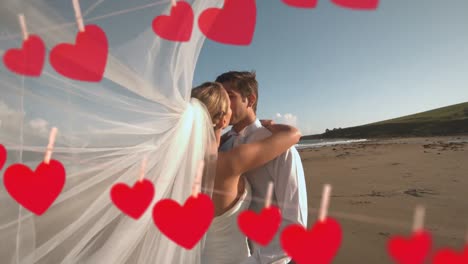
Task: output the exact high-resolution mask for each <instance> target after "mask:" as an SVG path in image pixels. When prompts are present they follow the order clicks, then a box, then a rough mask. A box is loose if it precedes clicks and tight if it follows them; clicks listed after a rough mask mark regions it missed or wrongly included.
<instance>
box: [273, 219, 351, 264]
mask: <svg viewBox="0 0 468 264" xmlns="http://www.w3.org/2000/svg"><path fill="white" fill-rule="evenodd" d="M341 240H342V231H341V227H340V224H339V223H338V222H337V221H336V220H334V219H333V218H326V219H325V221H323V222H322V221H319V222H317V223H315V225H314V226H313V227H312V229H311V230H306V229H305V228H304V227H303V226H301V225H290V226H288V227H286V228H285V229H284V230H283V232H282V233H281V245H282V247H283V249H284V251H285V252H286V254H288V255H289V256H290V257H292V258H293V260H294V261H296V263H298V264H306V263H315V264H322V263H323V264H325V263H327V264H328V263H331V262H332V260H333V258H334V257H335V255H336V254H337V253H338V249H339V247H340V245H341Z"/></svg>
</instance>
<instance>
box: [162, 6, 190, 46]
mask: <svg viewBox="0 0 468 264" xmlns="http://www.w3.org/2000/svg"><path fill="white" fill-rule="evenodd" d="M193 20H194V15H193V10H192V6H191V5H190V4H189V3H187V2H185V1H179V2H177V5H176V6H173V7H172V8H171V15H170V16H166V15H162V16H158V17H156V18H155V19H154V20H153V31H154V33H156V34H157V35H159V36H160V37H161V38H164V39H167V40H172V41H189V40H190V36H191V35H192V27H193Z"/></svg>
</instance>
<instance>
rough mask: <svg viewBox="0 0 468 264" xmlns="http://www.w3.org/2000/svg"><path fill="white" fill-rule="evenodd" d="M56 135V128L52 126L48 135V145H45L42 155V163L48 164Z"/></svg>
mask: <svg viewBox="0 0 468 264" xmlns="http://www.w3.org/2000/svg"><path fill="white" fill-rule="evenodd" d="M56 136H57V128H56V127H53V128H52V130H51V131H50V135H49V145H47V150H46V154H45V157H44V163H45V164H49V162H50V158H51V157H52V151H53V150H54V143H55V137H56Z"/></svg>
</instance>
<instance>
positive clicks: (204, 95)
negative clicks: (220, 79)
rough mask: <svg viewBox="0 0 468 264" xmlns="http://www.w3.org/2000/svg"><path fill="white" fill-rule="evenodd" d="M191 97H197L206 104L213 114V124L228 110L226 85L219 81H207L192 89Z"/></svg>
mask: <svg viewBox="0 0 468 264" xmlns="http://www.w3.org/2000/svg"><path fill="white" fill-rule="evenodd" d="M191 97H194V98H197V99H198V100H200V101H201V102H202V103H203V104H205V106H206V108H207V109H208V112H209V113H210V116H211V121H212V122H213V126H216V124H218V122H219V121H220V120H221V118H222V117H223V116H224V115H225V114H226V113H227V112H228V107H229V106H228V102H229V101H228V100H229V97H228V96H227V94H226V92H225V90H224V87H223V86H222V84H220V83H217V82H205V83H203V84H202V85H200V86H197V87H195V88H193V89H192V95H191Z"/></svg>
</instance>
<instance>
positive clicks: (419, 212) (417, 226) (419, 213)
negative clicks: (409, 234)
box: [413, 205, 426, 233]
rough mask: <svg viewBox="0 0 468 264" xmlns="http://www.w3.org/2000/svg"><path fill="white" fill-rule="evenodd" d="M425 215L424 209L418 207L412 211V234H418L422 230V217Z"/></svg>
mask: <svg viewBox="0 0 468 264" xmlns="http://www.w3.org/2000/svg"><path fill="white" fill-rule="evenodd" d="M425 214H426V209H425V208H424V207H423V206H421V205H418V206H416V209H415V210H414V220H413V232H415V233H416V232H420V231H423V229H424V217H425Z"/></svg>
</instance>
